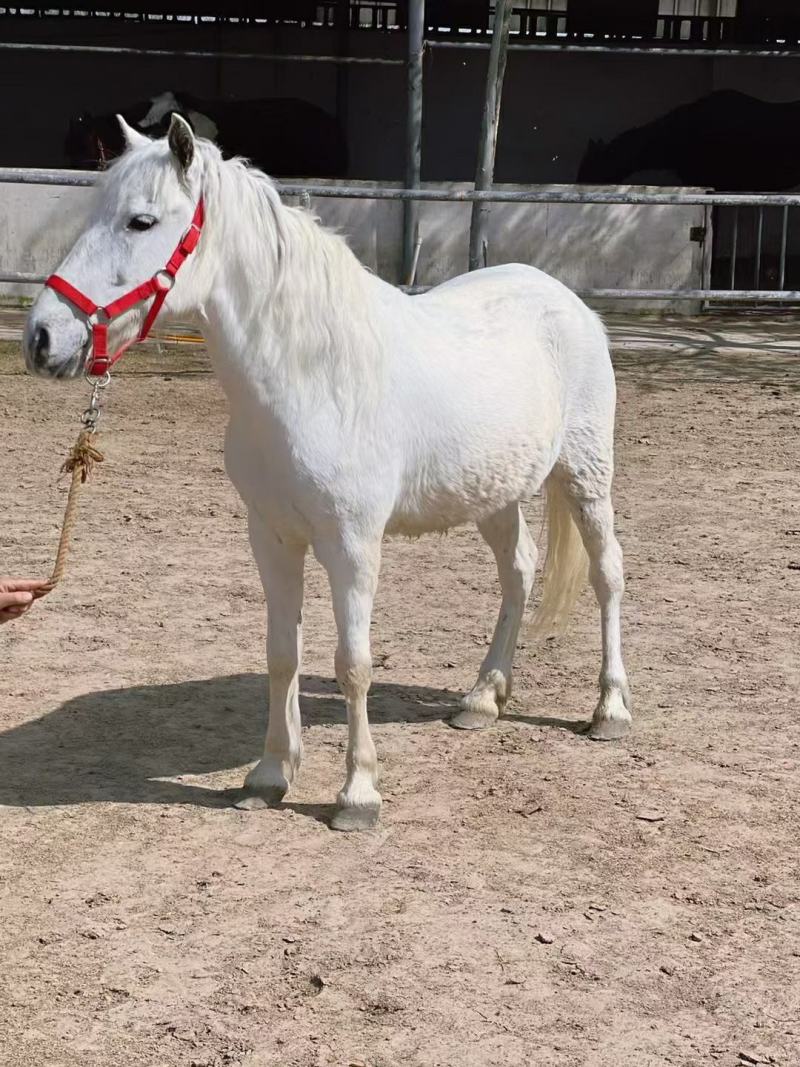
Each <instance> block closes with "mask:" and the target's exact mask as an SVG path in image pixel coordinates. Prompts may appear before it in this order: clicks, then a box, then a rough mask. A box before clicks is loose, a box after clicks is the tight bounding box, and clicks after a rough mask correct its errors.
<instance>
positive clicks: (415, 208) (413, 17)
mask: <svg viewBox="0 0 800 1067" xmlns="http://www.w3.org/2000/svg"><path fill="white" fill-rule="evenodd" d="M424 47H425V0H410V2H409V5H408V116H407V125H406V189H419V186H420V178H421V174H422V58H423V51H424ZM418 229H419V201H417V200H406V201H405V202H404V204H403V281H404V282H405V283H406V284H407V285H413V282H414V278H413V275H414V273H415V263H414V258H415V256H414V247H415V245H416V242H417V231H418Z"/></svg>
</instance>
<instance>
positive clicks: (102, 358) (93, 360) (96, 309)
mask: <svg viewBox="0 0 800 1067" xmlns="http://www.w3.org/2000/svg"><path fill="white" fill-rule="evenodd" d="M204 221H205V212H204V209H203V198H202V196H201V197H200V199H199V200H198V202H197V207H196V208H195V212H194V215H193V216H192V221H191V223H190V225H189V229H188V230H187V231H186V233H185V234H184V235H183V237H181V239H180V242H179V243H178V247H177V248H176V249H175V251H174V252H173V253H172V255H171V256H170V257H169V260H168V261H167V265H166V266H165V267H162V268H161V270H159V271H156V273H155V274H154V275H153V277H152V278H151V279H150V281H147V282H142V284H141V285H137V286H136V288H135V289H131V291H130V292H129V293H125V295H124V296H121V297H119V299H117V300H114V301H112V302H111V303H110V304H106V306H105V307H100V306H99V305H98V304H95V302H94V301H93V300H90V299H89V297H88V296H85V295H84V294H83V293H82V292H81V291H80V289H76V288H75V286H74V285H70V284H69V282H68V281H66V280H65V279H64V278H61V277H59V275H58V274H51V275H50V277H49V278H48V279H47V281H46V282H45V283H44V284H45V285H46V286H49V287H50V288H51V289H55V291H56V292H57V293H61V295H62V296H65V297H66V298H67V300H69V302H70V303H71V304H74V305H75V307H77V308H79V309H80V310H81V311H82V312H83V313H84V315H86V316H88V318H89V321H90V322H91V326H92V353H91V355H90V357H89V361H88V362H87V364H86V373H87V374H91V375H102V374H105V373H106V371H107V370H109V368H111V367H113V365H114V364H115V363H116V362H117V360H118V359H119V358H120V356H121V355H122V354H123V353H124V352H125V351H126V350H127V349H128V348H130V346H131V345H135V344H137V343H138V342H139V341H144V339H145V337H147V335H148V334H149V333H150V330H151V329H152V328H153V323H154V322H155V321H156V317H157V316H158V313H159V311H160V310H161V305H162V304H163V303H164V301H165V299H166V297H167V293H168V292H169V291H170V289H171V288H172V286H173V285H174V284H175V275H176V274H177V273H178V271H179V270H180V268H181V267H182V266H183V263H184V261H185V260H186V258H187V257H188V256H190V255H191V254H192V252H194V250H195V248H197V242H198V241H199V240H200V232H201V230H202V229H203V223H204ZM151 296H152V297H155V299H154V300H153V303H152V304H151V305H150V310H149V311H148V312H147V317H146V318H145V320H144V325H143V326H142V329H141V332H140V333H139V336H138V337H134V338H133V340H132V341H127V342H126V343H125V344H124V345H122V346H121V348H118V349H117V351H116V352H114V353H113V354H112V355H109V354H108V327H109V323H111V321H112V320H113V319H116V318H118V317H119V316H120V315H122V314H123V313H124V312H126V311H128V309H129V308H132V307H134V306H135V305H136V304H140V303H141V302H142V301H143V300H149V299H150V297H151ZM101 315H102V316H103V321H102V322H100V321H99V319H98V316H101Z"/></svg>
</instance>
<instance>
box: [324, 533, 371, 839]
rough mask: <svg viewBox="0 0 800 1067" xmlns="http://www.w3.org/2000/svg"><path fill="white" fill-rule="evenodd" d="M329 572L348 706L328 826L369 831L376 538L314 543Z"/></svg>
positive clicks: (340, 677)
mask: <svg viewBox="0 0 800 1067" xmlns="http://www.w3.org/2000/svg"><path fill="white" fill-rule="evenodd" d="M314 550H315V552H316V555H317V558H318V559H319V561H320V563H321V564H322V566H323V567H324V568H325V569H326V571H327V572H328V579H329V581H330V585H331V597H332V600H333V612H334V616H335V618H336V629H337V632H338V638H339V640H338V645H337V648H336V661H335V662H336V679H337V681H338V682H339V686H340V687H341V690H342V692H343V693H344V697H345V702H346V704H347V725H348V743H347V778H346V780H345V783H344V787H343V788H342V791H341V792H340V793H339V796H338V798H337V808H336V813H335V814H334V817H333V821H332V823H331V825H332V827H333V828H334V829H335V830H368V829H370V828H371V827H373V826H375V824H376V823H377V821H378V816H379V815H380V810H381V797H380V793H379V792H378V790H377V789H376V788H375V786H376V785H377V781H378V756H377V753H376V751H375V745H374V744H373V743H372V737H371V735H370V732H369V720H368V719H367V691H368V690H369V687H370V683H371V682H372V655H371V653H370V643H369V626H370V619H371V617H372V602H373V600H374V597H375V590H376V588H377V585H378V571H379V569H380V557H381V541H380V537H379V536H378V537H376V538H370V539H363V538H361V537H352V538H351V537H348V536H347V535H346V533H343V534H342V535H341V536H338V537H336V538H335V539H333V540H328V541H324V542H322V543H315V545H314Z"/></svg>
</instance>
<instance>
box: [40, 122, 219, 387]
mask: <svg viewBox="0 0 800 1067" xmlns="http://www.w3.org/2000/svg"><path fill="white" fill-rule="evenodd" d="M119 122H120V126H121V129H122V132H123V134H124V138H125V142H126V145H127V148H126V151H125V153H124V154H123V155H122V156H121V157H120V158H119V160H117V161H116V162H115V163H114V165H113V166H112V167H111V169H110V170H109V171H108V172H107V174H106V175H105V176H104V177H103V178H102V179H101V181H100V185H99V188H98V190H97V192H96V200H95V204H94V209H93V211H92V213H91V215H90V218H89V223H88V225H87V228H86V229H85V230H84V232H83V233H82V234H81V235H80V237H79V238H78V240H77V241H76V242H75V244H74V246H73V247H72V249H71V250H70V251H69V252H68V253H67V255H66V257H65V259H64V260H63V262H62V263H61V265H60V266H59V267H58V269H57V274H58V276H59V277H60V278H61V279H63V280H64V281H65V282H67V283H68V284H69V286H72V287H74V289H76V290H78V292H79V293H80V294H83V295H84V297H86V298H88V300H89V301H91V302H92V303H93V304H95V305H97V306H98V308H101V309H102V308H105V307H107V306H108V305H109V304H111V303H113V302H114V301H115V300H118V299H119V298H120V297H122V296H123V295H125V294H127V293H129V292H130V291H131V290H132V289H134V288H135V287H136V286H138V285H140V284H142V283H143V282H146V281H148V280H149V279H151V278H153V277H154V275H156V274H157V273H158V272H160V271H162V270H163V268H164V267H165V265H166V264H167V262H168V260H169V259H170V257H171V256H172V255H173V253H174V252H175V250H176V248H177V247H178V245H179V243H180V242H181V238H182V236H183V235H184V234H185V233H186V232H187V231H188V229H189V227H190V223H191V222H192V218H193V215H194V212H195V209H196V207H197V204H198V201H199V199H200V196H201V186H202V160H201V159H200V153H199V151H198V147H197V143H196V141H195V138H194V135H193V134H192V131H191V129H190V128H189V126H188V125H187V124H186V123H185V122H183V120H182V119H180V118H179V117H177V116H176V117H175V118H173V120H172V124H171V126H170V129H169V133H168V135H167V137H165V138H163V139H161V140H158V141H151V140H150V139H149V138H148V137H145V136H144V135H143V134H141V133H138V132H137V131H136V130H133V129H131V128H130V127H129V126H128V125H127V124H126V123H125V121H124V120H123V119H122V118H120V119H119ZM196 260H197V257H190V259H189V260H188V261H187V263H186V266H185V268H184V269H183V270H181V271H180V273H178V274H177V276H175V278H174V284H173V287H172V289H171V290H170V292H169V295H168V297H167V298H166V308H167V310H168V312H169V313H170V314H177V315H185V314H186V313H187V312H188V311H190V310H192V309H194V308H195V307H197V305H198V303H199V302H200V300H201V297H202V294H198V293H197V292H196V291H195V290H196V289H197V285H196V284H194V285H193V281H194V282H196V275H197V271H196ZM148 306H149V305H148V303H144V302H143V303H138V304H135V305H134V306H133V307H131V308H130V309H129V310H127V311H125V313H124V314H122V315H121V316H120V317H119V318H116V317H115V318H114V320H113V322H111V323H110V325H109V334H110V337H109V347H110V348H111V349H112V350H113V349H114V348H117V347H119V346H120V345H122V344H124V343H125V342H126V341H129V340H131V339H132V338H134V337H136V336H137V335H138V333H139V331H140V330H141V328H142V325H143V323H144V321H145V316H146V313H147V308H148ZM95 316H97V317H98V318H99V320H100V321H103V316H104V313H103V311H102V310H101V311H99V312H96V313H95ZM92 318H93V317H90V316H88V315H87V313H86V312H84V311H81V310H80V309H79V307H76V305H75V303H73V302H72V300H70V299H69V298H68V297H67V296H65V295H64V294H63V293H62V292H60V291H55V290H54V289H52V288H49V287H48V288H45V289H43V291H42V292H41V294H40V295H39V297H38V299H37V300H36V302H35V303H34V305H33V307H32V308H31V310H30V314H29V315H28V321H27V323H26V326H25V335H24V340H23V345H24V349H25V358H26V363H27V365H28V368H29V369H30V370H32V371H34V372H36V373H37V374H42V375H46V376H49V377H54V378H62V377H73V376H75V375H77V374H78V373H80V371H81V370H83V369H84V368H85V366H86V364H87V359H88V357H89V354H90V351H91V345H92Z"/></svg>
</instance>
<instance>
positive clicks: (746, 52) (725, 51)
mask: <svg viewBox="0 0 800 1067" xmlns="http://www.w3.org/2000/svg"><path fill="white" fill-rule="evenodd" d="M425 47H426V48H437V49H438V48H456V49H466V50H467V51H480V50H485V49H488V48H490V47H491V44H490V42H489V41H439V40H427V41H426V42H425ZM508 50H509V52H585V53H587V54H588V55H621V56H684V57H686V56H690V57H695V58H696V57H698V56H704V57H706V58H707V59H742V58H745V59H746V58H757V59H797V57H798V56H800V48H796V47H793V48H779V47H775V48H746V47H743V48H735V47H733V48H720V47H719V46H717V45H714V44H709V45H706V46H701V47H697V46H691V45H681V44H674V45H667V46H663V45H662V46H661V47H658V46H650V45H649V44H644V43H642V44H590V43H588V42H587V43H586V44H578V43H576V42H574V41H570V42H566V41H565V42H564V43H563V44H562V43H560V42H558V41H552V40H551V41H542V43H541V44H538V43H537V44H518V43H513V44H509V46H508Z"/></svg>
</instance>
